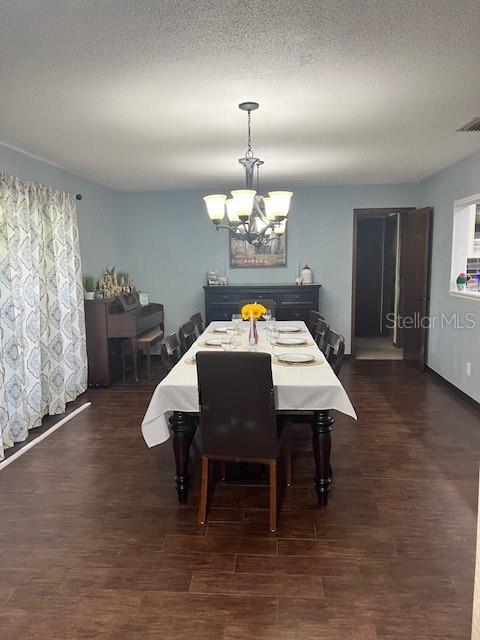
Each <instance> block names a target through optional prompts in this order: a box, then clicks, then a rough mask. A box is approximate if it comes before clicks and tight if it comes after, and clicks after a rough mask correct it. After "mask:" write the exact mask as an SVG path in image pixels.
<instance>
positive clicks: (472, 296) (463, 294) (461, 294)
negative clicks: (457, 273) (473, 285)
mask: <svg viewBox="0 0 480 640" xmlns="http://www.w3.org/2000/svg"><path fill="white" fill-rule="evenodd" d="M448 293H449V294H450V295H451V296H454V297H455V298H467V299H469V300H480V291H457V290H456V289H450V291H449V292H448Z"/></svg>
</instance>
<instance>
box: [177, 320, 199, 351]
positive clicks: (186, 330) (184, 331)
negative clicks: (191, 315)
mask: <svg viewBox="0 0 480 640" xmlns="http://www.w3.org/2000/svg"><path fill="white" fill-rule="evenodd" d="M178 337H179V338H180V348H181V350H182V353H186V352H187V351H188V350H189V349H190V347H191V346H192V344H193V343H194V342H195V340H196V339H197V332H196V331H195V325H194V324H193V322H190V321H188V322H185V324H182V326H181V327H180V329H179V330H178Z"/></svg>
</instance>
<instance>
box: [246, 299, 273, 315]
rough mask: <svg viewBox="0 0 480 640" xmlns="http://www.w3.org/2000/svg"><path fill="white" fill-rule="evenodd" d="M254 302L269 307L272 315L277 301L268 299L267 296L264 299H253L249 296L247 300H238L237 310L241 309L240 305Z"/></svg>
mask: <svg viewBox="0 0 480 640" xmlns="http://www.w3.org/2000/svg"><path fill="white" fill-rule="evenodd" d="M254 302H258V304H263V306H264V307H265V308H266V309H270V311H271V312H272V315H275V309H276V306H277V303H276V302H275V300H270V299H269V298H265V299H264V300H255V299H253V298H250V299H249V300H240V306H239V311H241V310H242V307H244V306H245V305H246V304H252V303H254Z"/></svg>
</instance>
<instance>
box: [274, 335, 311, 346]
mask: <svg viewBox="0 0 480 640" xmlns="http://www.w3.org/2000/svg"><path fill="white" fill-rule="evenodd" d="M306 342H307V339H306V338H288V337H286V338H282V337H281V336H280V338H277V344H280V345H283V346H285V347H290V346H291V345H300V344H306Z"/></svg>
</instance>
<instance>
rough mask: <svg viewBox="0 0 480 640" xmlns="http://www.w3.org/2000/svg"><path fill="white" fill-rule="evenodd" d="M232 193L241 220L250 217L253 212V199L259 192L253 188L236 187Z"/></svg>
mask: <svg viewBox="0 0 480 640" xmlns="http://www.w3.org/2000/svg"><path fill="white" fill-rule="evenodd" d="M231 193H232V196H233V201H234V203H235V207H236V209H237V214H238V217H239V218H240V220H242V219H243V218H249V217H250V216H251V214H252V209H253V199H254V198H255V196H256V194H257V192H256V191H254V190H253V189H236V190H235V191H232V192H231Z"/></svg>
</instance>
